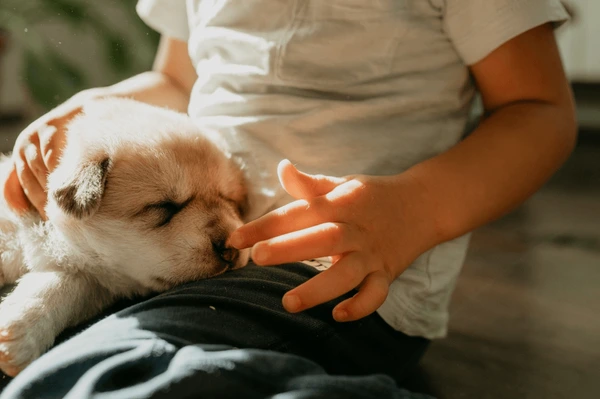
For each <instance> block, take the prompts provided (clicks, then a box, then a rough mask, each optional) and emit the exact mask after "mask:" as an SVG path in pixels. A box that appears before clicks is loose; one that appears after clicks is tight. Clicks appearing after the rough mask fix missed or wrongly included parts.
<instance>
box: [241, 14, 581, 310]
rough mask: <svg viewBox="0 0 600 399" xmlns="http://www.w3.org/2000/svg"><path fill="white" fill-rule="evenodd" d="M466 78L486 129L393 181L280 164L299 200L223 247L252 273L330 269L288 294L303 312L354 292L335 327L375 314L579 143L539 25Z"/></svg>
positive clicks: (563, 84)
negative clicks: (247, 259)
mask: <svg viewBox="0 0 600 399" xmlns="http://www.w3.org/2000/svg"><path fill="white" fill-rule="evenodd" d="M471 71H472V73H473V75H474V77H475V79H476V81H477V85H478V87H479V89H480V91H481V94H482V96H483V100H484V105H485V108H486V112H487V117H486V119H485V120H484V121H483V122H482V123H481V125H480V126H479V127H478V128H477V129H476V131H475V132H473V133H472V134H471V135H470V136H469V137H468V138H467V139H465V140H464V141H463V142H461V143H459V144H458V145H456V146H455V147H454V148H452V149H451V150H449V151H447V152H446V153H443V154H441V155H439V156H436V157H434V158H432V159H430V160H427V161H425V162H423V163H421V164H418V165H416V166H414V167H413V168H411V169H409V170H408V171H407V172H405V173H402V174H400V175H397V176H393V177H374V176H349V177H346V178H332V177H326V176H310V175H305V174H302V173H300V172H298V171H297V170H295V168H294V167H293V166H292V165H291V164H289V162H284V163H282V164H281V165H280V170H279V174H280V180H281V181H282V184H283V186H284V188H285V189H286V191H287V192H288V193H290V194H291V195H292V196H294V197H295V198H297V199H299V201H296V202H294V203H292V204H289V205H287V206H285V207H283V208H280V209H278V210H275V211H273V212H271V213H270V214H267V215H265V216H264V217H262V218H260V219H258V220H256V221H253V222H251V223H249V224H247V225H245V226H242V227H241V228H240V229H239V230H238V231H237V232H235V233H234V234H233V235H232V237H231V243H232V244H233V245H235V246H237V247H249V246H254V248H253V254H252V255H253V259H254V261H255V262H256V263H258V264H264V265H269V264H277V263H282V262H289V261H300V260H304V259H310V258H315V257H322V256H328V255H330V256H334V259H335V260H336V263H334V265H333V266H332V267H331V268H330V269H328V270H326V271H324V272H323V273H321V274H319V275H317V276H315V277H314V278H312V279H311V280H309V281H308V282H306V283H304V284H303V285H301V286H299V287H297V288H295V289H294V290H292V291H290V292H288V293H287V294H286V295H285V296H284V298H283V303H284V306H285V307H286V309H287V310H288V311H294V312H296V311H301V310H304V309H307V308H310V307H312V306H315V305H318V304H320V303H323V302H325V301H328V300H331V299H334V298H337V297H338V296H340V295H342V294H344V293H346V292H348V291H350V290H351V289H354V288H356V287H358V288H359V293H358V294H357V295H356V296H354V297H353V298H351V299H348V300H346V301H344V302H342V303H340V304H339V305H338V306H337V307H336V308H335V310H334V317H335V318H336V320H338V321H350V320H356V319H359V318H361V317H364V316H366V315H368V314H370V313H372V312H373V311H375V310H376V309H377V308H378V307H379V306H380V305H381V304H382V303H383V301H384V300H385V298H386V296H387V293H388V288H389V285H390V284H391V282H392V281H393V279H395V278H396V277H397V276H398V275H400V274H401V273H402V272H403V271H404V270H405V269H406V268H407V267H408V266H409V265H410V263H412V262H413V261H414V260H415V259H416V258H417V257H418V256H419V255H420V254H422V253H423V252H425V251H426V250H428V249H430V248H432V247H434V246H435V245H437V244H439V243H441V242H444V241H447V240H450V239H452V238H455V237H458V236H460V235H462V234H464V233H465V232H468V231H471V230H473V229H475V228H477V227H479V226H481V225H483V224H485V223H488V222H490V221H492V220H494V219H496V218H498V217H500V216H501V215H503V214H505V213H506V212H508V211H510V210H511V209H513V208H514V207H515V206H517V205H518V204H520V203H521V202H523V201H524V200H525V199H526V198H527V197H528V196H530V195H531V194H532V193H534V192H535V191H536V190H537V189H538V188H539V187H540V186H541V185H542V184H543V183H544V182H545V181H546V180H547V179H548V178H549V177H550V176H551V175H552V174H553V173H554V172H555V171H556V169H557V168H558V167H559V166H560V165H561V164H562V163H563V162H564V161H565V159H566V158H567V157H568V155H569V154H570V152H571V150H572V149H573V146H574V144H575V138H576V122H575V113H574V107H573V100H572V96H571V92H570V88H569V85H568V82H567V79H566V77H565V75H564V72H563V69H562V65H561V60H560V57H559V53H558V50H557V47H556V42H555V39H554V35H553V31H552V28H551V27H550V26H549V25H546V26H539V27H537V28H535V29H532V30H530V31H528V32H525V33H523V34H521V35H519V36H518V37H516V38H514V39H512V40H510V41H509V42H507V43H505V44H504V45H502V46H501V47H500V48H498V49H496V50H495V51H494V52H492V53H491V54H490V55H489V56H487V57H486V58H485V59H483V60H482V61H481V62H478V63H476V64H475V65H473V66H472V68H471Z"/></svg>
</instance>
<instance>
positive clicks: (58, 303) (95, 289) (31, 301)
mask: <svg viewBox="0 0 600 399" xmlns="http://www.w3.org/2000/svg"><path fill="white" fill-rule="evenodd" d="M111 302H112V295H110V294H109V293H108V292H107V291H106V290H105V289H104V288H102V287H101V286H100V285H99V284H98V283H97V282H96V281H95V280H93V279H91V278H90V277H89V276H86V275H83V274H68V273H64V272H32V273H27V274H25V275H24V276H23V277H22V278H21V279H20V280H19V282H18V285H17V287H16V288H15V289H14V291H13V292H12V293H11V294H10V295H8V296H7V297H6V298H5V299H4V301H3V302H2V303H1V304H0V369H1V370H2V371H4V373H6V374H7V375H10V376H15V375H16V374H18V373H19V372H20V371H21V370H22V369H23V368H24V367H25V366H27V365H28V364H29V363H31V362H32V361H33V360H35V359H37V358H38V357H39V356H40V355H41V354H42V353H44V352H45V351H46V350H47V349H48V348H49V347H50V346H51V345H52V343H53V342H54V339H55V338H56V336H57V335H58V334H59V333H60V332H61V331H63V330H64V329H65V328H67V327H69V326H73V325H75V324H77V323H79V322H81V321H83V320H85V319H88V318H90V317H92V316H94V315H95V314H97V313H98V312H99V311H100V310H101V309H103V308H104V307H105V306H107V305H108V304H110V303H111Z"/></svg>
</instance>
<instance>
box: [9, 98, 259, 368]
mask: <svg viewBox="0 0 600 399" xmlns="http://www.w3.org/2000/svg"><path fill="white" fill-rule="evenodd" d="M67 135H68V136H67V137H68V139H67V145H66V148H65V149H64V152H63V156H62V159H61V160H60V162H59V165H58V166H57V168H56V169H55V170H54V171H52V173H50V175H49V176H48V203H47V205H46V208H45V210H46V214H47V215H48V221H46V222H43V221H41V220H40V219H39V216H36V215H33V214H29V215H25V216H17V215H15V214H14V213H12V212H11V211H10V210H9V208H8V206H7V205H6V202H5V201H4V198H0V201H1V202H0V286H2V285H4V284H9V283H14V282H17V286H16V287H15V289H14V290H13V292H12V293H10V294H9V295H8V296H7V297H6V298H4V300H3V302H2V303H1V304H0V369H2V371H4V372H5V373H6V374H8V375H10V376H14V375H16V374H17V373H18V372H19V371H21V370H22V369H23V368H24V367H25V366H26V365H28V364H29V363H30V362H31V361H33V360H35V359H36V358H37V357H39V356H40V355H41V354H42V353H43V352H44V351H46V350H47V349H48V348H49V347H50V346H51V345H52V343H53V341H54V339H55V338H56V336H57V335H58V334H59V333H60V332H61V331H62V330H64V329H65V328H66V327H69V326H73V325H76V324H78V323H80V322H82V321H84V320H85V319H88V318H90V317H92V316H94V315H96V314H98V313H99V312H100V311H101V310H102V309H104V308H106V307H107V306H108V305H109V304H111V303H112V302H114V301H115V300H116V299H118V298H121V297H129V296H132V295H145V294H148V293H151V292H160V291H164V290H167V289H168V288H170V287H173V286H175V285H177V284H180V283H183V282H186V281H190V280H196V279H201V278H206V277H210V276H215V275H217V274H220V273H223V272H225V271H226V270H231V269H237V268H240V267H242V266H244V265H245V264H246V263H247V261H248V257H249V253H248V251H247V250H246V251H238V250H236V249H234V248H232V247H229V246H228V245H227V239H228V237H229V235H230V233H231V232H232V231H233V230H235V229H236V228H237V227H239V226H240V225H241V224H242V218H243V216H244V211H245V208H246V189H245V183H244V178H243V175H242V172H241V170H240V168H239V167H238V166H237V165H236V164H235V163H234V162H233V161H232V159H231V157H230V156H229V155H228V154H227V152H226V150H225V148H224V146H223V145H222V144H221V142H220V141H219V136H218V134H216V133H212V132H205V131H202V130H200V129H199V128H198V127H196V126H195V125H194V124H193V123H192V122H191V121H190V119H189V118H188V117H187V116H185V115H183V114H179V113H176V112H173V111H168V110H165V109H161V108H156V107H152V106H149V105H145V104H142V103H138V102H135V101H132V100H124V99H119V100H115V99H112V100H101V101H95V102H92V103H90V104H88V105H86V106H85V107H84V109H83V112H82V114H81V115H80V116H78V117H77V118H76V119H75V120H74V121H73V122H72V123H71V124H70V125H69V126H68V133H67ZM8 167H9V160H8V159H5V160H4V161H3V162H2V164H0V172H2V173H4V174H5V176H6V175H7V170H8Z"/></svg>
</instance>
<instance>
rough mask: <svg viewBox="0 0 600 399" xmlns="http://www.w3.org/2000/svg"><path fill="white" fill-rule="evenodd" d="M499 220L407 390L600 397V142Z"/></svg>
mask: <svg viewBox="0 0 600 399" xmlns="http://www.w3.org/2000/svg"><path fill="white" fill-rule="evenodd" d="M581 141H582V143H581V144H580V145H579V147H578V148H577V149H576V151H575V153H574V154H573V156H572V158H571V159H570V160H569V161H568V163H567V164H566V165H565V167H564V168H563V169H562V170H561V171H560V172H559V173H558V174H557V175H556V176H555V178H553V179H552V180H551V182H549V184H547V185H546V186H545V187H544V188H543V189H542V190H541V191H540V192H539V193H538V194H536V195H535V196H534V197H533V198H531V199H530V200H529V201H527V203H526V204H525V205H524V206H522V207H521V208H520V209H518V210H517V211H516V212H514V213H512V214H511V215H509V216H508V217H506V218H504V219H502V220H500V221H498V222H496V223H493V224H491V225H490V226H487V227H485V228H482V229H480V230H478V231H477V232H476V233H475V234H474V235H473V240H472V244H471V248H470V251H469V254H468V257H467V260H466V264H465V266H464V270H463V273H462V275H461V277H460V279H459V282H458V285H457V288H456V291H455V294H454V297H453V300H452V305H451V323H450V333H449V335H448V337H447V339H444V340H440V341H437V342H435V343H433V344H432V346H431V347H430V349H429V351H428V352H427V354H426V355H425V357H424V359H423V361H422V364H421V368H420V370H418V372H417V373H415V376H414V377H413V378H412V380H411V381H410V382H409V386H410V388H412V389H414V390H419V391H421V392H426V393H430V394H433V395H434V396H436V397H437V398H439V399H458V398H477V399H487V398H489V399H492V398H494V399H497V398H527V399H542V398H543V399H550V398H568V399H597V398H600V140H599V139H598V135H597V133H594V134H592V133H589V134H588V135H585V134H583V135H582V137H581Z"/></svg>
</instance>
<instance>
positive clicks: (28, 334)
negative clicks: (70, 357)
mask: <svg viewBox="0 0 600 399" xmlns="http://www.w3.org/2000/svg"><path fill="white" fill-rule="evenodd" d="M1 317H2V315H1V313H0V318H1ZM35 329H36V326H35V325H27V323H20V322H16V323H9V324H8V325H7V324H4V323H2V325H0V370H2V371H3V372H4V373H5V374H6V375H8V376H10V377H14V376H16V375H17V374H18V373H20V372H21V371H22V370H23V369H24V368H25V367H26V366H27V365H28V364H29V363H31V362H32V361H34V360H35V359H37V358H38V357H39V356H40V355H41V354H42V352H43V351H44V350H45V349H46V348H44V347H42V345H43V343H41V342H39V340H38V339H37V338H38V337H37V336H36V335H35V333H32V331H35Z"/></svg>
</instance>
